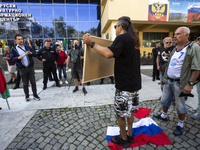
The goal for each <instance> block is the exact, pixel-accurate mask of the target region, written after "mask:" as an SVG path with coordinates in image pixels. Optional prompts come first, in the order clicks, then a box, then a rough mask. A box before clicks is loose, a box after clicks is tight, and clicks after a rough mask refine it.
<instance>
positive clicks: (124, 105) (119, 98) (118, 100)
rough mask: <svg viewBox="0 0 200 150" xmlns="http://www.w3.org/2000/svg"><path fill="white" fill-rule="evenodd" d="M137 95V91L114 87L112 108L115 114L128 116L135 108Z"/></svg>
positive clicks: (137, 99) (137, 102)
mask: <svg viewBox="0 0 200 150" xmlns="http://www.w3.org/2000/svg"><path fill="white" fill-rule="evenodd" d="M138 104H139V97H138V94H137V91H135V92H127V91H120V90H118V89H116V91H115V100H114V109H115V113H116V115H117V116H120V117H124V118H130V117H131V113H132V111H135V109H136V110H137V106H138Z"/></svg>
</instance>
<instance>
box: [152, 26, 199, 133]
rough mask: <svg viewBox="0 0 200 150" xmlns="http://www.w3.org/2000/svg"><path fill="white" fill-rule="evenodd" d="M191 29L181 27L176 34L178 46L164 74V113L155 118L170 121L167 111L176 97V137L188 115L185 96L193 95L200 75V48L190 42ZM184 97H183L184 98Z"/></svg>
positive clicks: (162, 102)
mask: <svg viewBox="0 0 200 150" xmlns="http://www.w3.org/2000/svg"><path fill="white" fill-rule="evenodd" d="M189 34H190V29H189V28H187V27H179V28H178V29H177V30H176V31H175V34H174V40H175V42H176V43H177V44H178V45H177V46H176V47H175V49H174V50H173V51H172V53H171V56H170V58H169V62H168V65H167V67H166V70H165V74H164V79H163V81H164V83H165V84H164V89H163V93H162V99H161V105H162V113H161V114H154V115H153V116H154V117H155V118H158V119H161V120H164V121H168V117H167V111H168V108H169V107H170V105H171V102H172V99H173V98H174V97H175V107H176V110H177V113H178V118H179V121H178V125H177V127H176V129H175V130H174V132H173V134H174V135H181V134H182V133H183V125H184V120H185V116H186V113H187V109H186V105H185V96H189V94H191V93H190V92H191V90H192V86H193V85H194V84H195V80H196V79H197V77H198V75H199V73H200V53H199V51H200V47H199V46H198V45H197V44H196V43H194V42H190V41H189V40H188V37H189ZM182 95H183V96H182Z"/></svg>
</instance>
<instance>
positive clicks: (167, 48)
mask: <svg viewBox="0 0 200 150" xmlns="http://www.w3.org/2000/svg"><path fill="white" fill-rule="evenodd" d="M163 43H164V46H161V47H160V48H159V51H158V56H157V60H156V62H157V69H158V70H159V71H160V82H161V91H163V84H162V81H163V75H164V72H165V68H166V66H167V63H168V61H169V56H170V53H171V51H172V50H173V49H174V46H172V38H171V37H165V38H164V40H163Z"/></svg>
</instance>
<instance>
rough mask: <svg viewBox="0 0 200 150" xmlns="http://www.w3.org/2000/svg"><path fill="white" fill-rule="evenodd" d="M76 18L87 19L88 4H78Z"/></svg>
mask: <svg viewBox="0 0 200 150" xmlns="http://www.w3.org/2000/svg"><path fill="white" fill-rule="evenodd" d="M78 20H79V21H89V6H78Z"/></svg>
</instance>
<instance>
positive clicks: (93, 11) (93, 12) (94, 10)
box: [90, 6, 99, 21]
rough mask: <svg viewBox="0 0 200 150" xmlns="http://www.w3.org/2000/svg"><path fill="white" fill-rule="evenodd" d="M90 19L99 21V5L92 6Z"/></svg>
mask: <svg viewBox="0 0 200 150" xmlns="http://www.w3.org/2000/svg"><path fill="white" fill-rule="evenodd" d="M90 21H99V20H98V19H97V6H90Z"/></svg>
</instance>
